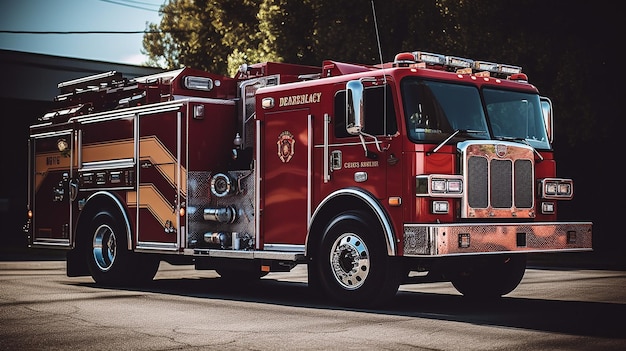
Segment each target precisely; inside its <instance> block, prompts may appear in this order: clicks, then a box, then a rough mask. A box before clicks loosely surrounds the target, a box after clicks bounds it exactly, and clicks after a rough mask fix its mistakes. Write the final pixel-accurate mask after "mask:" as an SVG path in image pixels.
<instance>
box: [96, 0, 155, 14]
mask: <svg viewBox="0 0 626 351" xmlns="http://www.w3.org/2000/svg"><path fill="white" fill-rule="evenodd" d="M100 1H102V2H108V3H110V4H114V5H120V6H126V7H132V8H134V9H139V10H145V11H151V12H159V10H155V9H148V8H145V7H141V6H136V5H131V4H127V3H126V4H125V3H124V2H119V1H112V0H100ZM126 2H129V3H135V4H141V5H149V6H159V5H154V4H150V3H147V2H141V1H132V0H126ZM159 7H160V6H159Z"/></svg>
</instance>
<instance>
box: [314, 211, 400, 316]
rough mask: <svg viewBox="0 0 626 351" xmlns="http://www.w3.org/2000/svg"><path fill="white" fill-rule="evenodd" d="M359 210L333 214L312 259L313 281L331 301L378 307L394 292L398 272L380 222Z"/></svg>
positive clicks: (391, 296)
mask: <svg viewBox="0 0 626 351" xmlns="http://www.w3.org/2000/svg"><path fill="white" fill-rule="evenodd" d="M367 218H368V216H367V215H366V214H365V213H362V212H356V211H354V212H346V213H342V214H339V215H338V216H337V217H335V218H334V219H333V220H332V221H330V223H329V224H328V226H327V227H326V229H325V231H324V236H323V239H322V243H321V246H320V251H319V255H318V257H316V258H315V259H314V261H313V262H314V265H313V266H314V268H315V272H316V274H317V277H316V278H314V280H315V283H319V286H320V287H321V288H322V289H323V291H324V292H325V293H326V294H327V295H328V296H329V297H331V298H332V299H333V300H334V301H336V302H338V303H340V304H342V305H345V306H354V307H378V306H381V305H384V304H386V303H388V302H390V300H391V299H392V298H393V296H395V294H396V293H397V291H398V287H399V285H400V279H401V275H400V272H399V270H396V269H394V267H395V266H394V264H393V263H392V260H391V259H390V258H389V256H388V255H387V246H386V244H385V241H384V239H383V236H382V233H380V232H378V231H376V229H375V228H380V226H378V225H376V224H375V223H372V221H369V220H368V219H367Z"/></svg>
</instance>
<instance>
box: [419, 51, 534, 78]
mask: <svg viewBox="0 0 626 351" xmlns="http://www.w3.org/2000/svg"><path fill="white" fill-rule="evenodd" d="M412 54H413V56H414V57H415V61H416V62H423V63H425V64H427V65H433V66H442V67H444V68H446V67H447V68H451V69H454V70H459V69H468V68H471V69H472V70H473V71H479V72H489V73H494V74H497V75H513V74H519V73H522V67H519V66H513V65H505V64H501V63H495V62H488V61H474V60H472V59H468V58H463V57H456V56H446V55H442V54H435V53H431V52H424V51H414V52H413V53H412Z"/></svg>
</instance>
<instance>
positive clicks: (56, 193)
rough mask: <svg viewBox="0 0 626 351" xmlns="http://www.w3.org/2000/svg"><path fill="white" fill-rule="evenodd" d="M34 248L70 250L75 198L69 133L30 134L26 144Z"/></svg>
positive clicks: (60, 131)
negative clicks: (27, 148) (47, 247)
mask: <svg viewBox="0 0 626 351" xmlns="http://www.w3.org/2000/svg"><path fill="white" fill-rule="evenodd" d="M29 146H30V148H29V152H30V155H29V159H30V165H29V207H30V209H32V211H33V222H32V224H31V225H32V235H31V237H30V243H31V244H32V245H33V246H58V247H69V246H70V243H71V242H72V241H71V239H72V232H71V227H72V226H71V223H72V217H73V212H74V208H73V206H72V204H73V200H74V199H75V195H76V192H75V190H76V187H75V185H76V184H75V182H74V180H73V178H74V174H73V173H74V172H73V171H74V167H73V166H72V165H73V164H74V162H75V157H74V156H75V155H74V152H73V150H74V132H73V130H72V129H64V130H58V129H57V130H56V131H52V132H42V133H33V134H32V135H31V138H30V141H29Z"/></svg>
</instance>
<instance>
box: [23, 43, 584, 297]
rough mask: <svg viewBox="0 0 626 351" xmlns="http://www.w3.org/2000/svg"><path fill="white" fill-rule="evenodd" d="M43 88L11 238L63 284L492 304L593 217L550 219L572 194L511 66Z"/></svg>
mask: <svg viewBox="0 0 626 351" xmlns="http://www.w3.org/2000/svg"><path fill="white" fill-rule="evenodd" d="M58 88H59V95H58V96H57V97H56V98H55V99H54V104H55V106H54V109H52V110H50V111H49V112H47V113H45V114H44V115H43V116H41V117H40V118H39V119H38V120H37V122H36V123H35V124H33V125H32V126H30V134H29V142H28V148H29V172H28V174H29V177H28V209H27V210H28V222H27V223H26V225H25V232H26V233H27V235H28V238H29V245H30V247H33V248H57V249H64V250H66V251H67V275H68V276H70V277H77V276H91V277H92V278H93V280H94V281H95V282H96V283H97V284H102V285H107V286H125V285H128V284H142V283H148V282H150V281H152V280H153V278H154V277H155V274H156V272H157V270H158V268H159V264H160V262H162V261H164V262H168V263H170V264H174V265H177V264H180V265H193V266H194V268H195V269H198V270H204V269H206V270H214V271H216V272H217V273H218V274H219V275H220V277H221V278H222V279H224V281H225V282H234V283H241V282H248V281H254V280H257V279H260V278H262V277H263V276H265V275H267V274H268V273H270V272H289V271H291V270H292V269H293V268H294V267H296V266H298V265H306V269H307V277H308V285H309V286H310V288H312V289H317V290H319V291H320V292H322V293H324V294H325V296H327V297H328V298H329V300H330V301H333V302H334V303H337V304H342V305H351V306H373V305H376V304H381V303H385V302H388V301H390V300H391V299H392V298H393V296H394V295H395V294H396V292H397V290H398V289H399V287H400V285H402V284H405V283H407V282H412V281H418V280H419V281H449V282H451V283H452V284H453V286H454V287H455V288H456V289H457V290H458V291H459V292H460V293H461V294H463V295H464V296H467V297H470V298H498V297H500V296H503V295H505V294H508V293H510V292H511V291H513V290H514V289H515V288H516V287H517V286H518V284H519V283H520V282H521V280H522V277H523V275H524V272H525V269H526V263H527V256H528V254H530V253H562V252H585V251H591V250H592V249H593V248H592V223H591V222H586V221H576V222H573V221H565V222H564V221H558V220H557V212H558V211H557V209H558V203H559V201H568V200H571V199H572V198H573V181H572V179H568V178H560V177H557V176H556V161H555V159H554V152H553V148H552V144H551V143H552V141H553V108H552V103H551V100H550V99H549V98H546V97H544V96H542V95H540V93H539V91H538V89H537V88H536V87H535V86H533V85H532V84H530V83H529V81H528V77H527V75H526V74H525V73H523V72H522V69H521V67H519V66H514V65H508V64H500V63H496V62H489V61H479V60H472V59H467V58H463V57H456V56H449V55H442V54H436V53H429V52H423V51H415V52H403V53H399V54H398V55H396V57H395V59H394V61H393V62H388V63H381V64H379V65H363V64H355V63H345V62H337V61H331V60H327V61H324V62H323V63H322V65H321V67H311V66H302V65H294V64H286V63H273V62H265V63H258V64H252V65H242V66H241V67H240V69H239V72H238V73H237V74H235V75H233V76H232V77H227V76H222V75H218V74H213V73H209V72H204V71H201V70H196V69H193V68H188V67H186V68H181V69H177V70H171V71H167V72H163V73H158V74H154V75H149V76H144V77H139V78H133V79H128V78H124V77H122V76H121V74H119V73H117V72H114V71H111V72H106V73H102V74H98V75H93V76H88V77H84V78H80V79H75V80H71V81H66V82H62V83H59V85H58ZM415 272H417V273H415ZM410 276H411V277H417V278H416V279H417V280H410V279H408V278H409V277H410Z"/></svg>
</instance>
